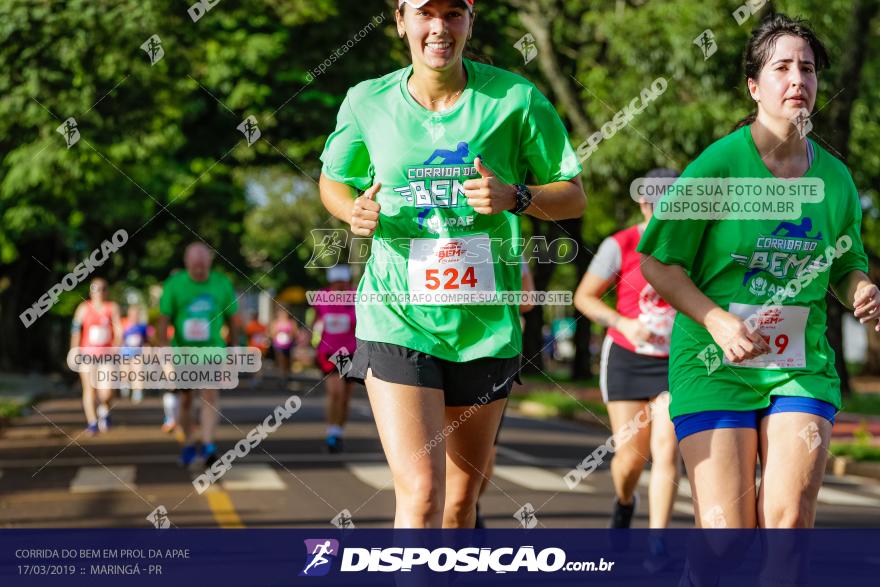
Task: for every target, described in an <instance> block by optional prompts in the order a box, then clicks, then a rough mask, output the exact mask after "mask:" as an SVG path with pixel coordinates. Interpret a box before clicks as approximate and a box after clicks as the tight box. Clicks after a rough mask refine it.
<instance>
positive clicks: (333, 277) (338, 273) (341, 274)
mask: <svg viewBox="0 0 880 587" xmlns="http://www.w3.org/2000/svg"><path fill="white" fill-rule="evenodd" d="M327 281H328V282H330V283H333V282H334V281H351V269H350V268H349V266H348V265H335V266H333V267H330V268H329V269H327Z"/></svg>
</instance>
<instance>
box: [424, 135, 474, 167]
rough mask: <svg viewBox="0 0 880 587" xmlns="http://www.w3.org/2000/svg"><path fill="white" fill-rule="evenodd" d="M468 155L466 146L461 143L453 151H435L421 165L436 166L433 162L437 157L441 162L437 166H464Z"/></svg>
mask: <svg viewBox="0 0 880 587" xmlns="http://www.w3.org/2000/svg"><path fill="white" fill-rule="evenodd" d="M468 154H469V149H468V144H467V143H465V142H464V141H462V142H460V143H458V145H456V146H455V150H454V151H453V150H450V149H435V150H434V152H433V153H431V156H430V157H428V159H427V160H426V161H425V162H424V163H423V165H437V163H434V160H435V159H437V158H438V157H439V158H440V159H442V160H443V161H442V162H441V163H439V165H466V164H467V163H468V162H467V161H465V158H466V157H467V156H468Z"/></svg>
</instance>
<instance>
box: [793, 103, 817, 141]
mask: <svg viewBox="0 0 880 587" xmlns="http://www.w3.org/2000/svg"><path fill="white" fill-rule="evenodd" d="M791 123H792V124H793V125H794V126H795V128H796V129H797V131H798V134H799V135H800V136H801V138H802V139H804V138H806V137H807V135H808V134H810V131H811V130H813V121H811V120H810V111H809V110H807V109H806V108H801V109H800V110H798V113H797V115H795V117H794V118H793V119H792V120H791Z"/></svg>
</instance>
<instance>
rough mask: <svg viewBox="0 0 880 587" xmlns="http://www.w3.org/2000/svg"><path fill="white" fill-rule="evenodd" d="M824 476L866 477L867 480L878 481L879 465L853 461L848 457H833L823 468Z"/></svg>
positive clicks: (879, 475)
mask: <svg viewBox="0 0 880 587" xmlns="http://www.w3.org/2000/svg"><path fill="white" fill-rule="evenodd" d="M825 474H826V475H829V474H830V475H835V476H837V477H842V476H843V475H854V476H856V477H867V478H868V479H878V480H880V463H878V462H873V461H854V460H852V459H851V458H849V457H835V456H832V457H831V458H830V459H828V464H827V465H826V466H825Z"/></svg>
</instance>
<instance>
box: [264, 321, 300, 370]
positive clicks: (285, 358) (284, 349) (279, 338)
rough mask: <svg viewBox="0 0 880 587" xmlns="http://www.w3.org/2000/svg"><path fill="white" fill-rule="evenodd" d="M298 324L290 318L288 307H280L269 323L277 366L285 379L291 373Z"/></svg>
mask: <svg viewBox="0 0 880 587" xmlns="http://www.w3.org/2000/svg"><path fill="white" fill-rule="evenodd" d="M298 330H299V329H298V328H297V326H296V324H295V323H294V322H293V321H292V320H291V319H290V314H288V313H287V309H286V308H280V309H279V310H278V311H277V313H276V315H275V319H274V320H273V321H272V323H271V324H270V325H269V336H270V337H271V339H272V341H271V342H272V351H273V352H274V354H275V366H276V367H278V370H279V371H280V372H281V376H282V377H284V378H285V379H286V378H287V376H288V375H290V355H291V354H292V353H293V347H294V343H295V341H296V336H297V333H298Z"/></svg>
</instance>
